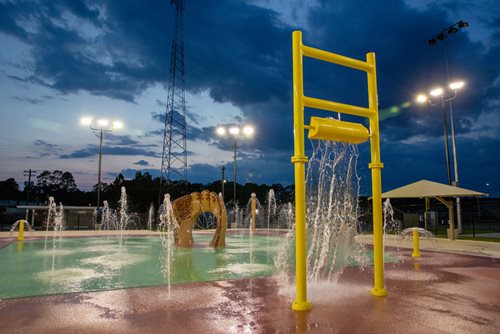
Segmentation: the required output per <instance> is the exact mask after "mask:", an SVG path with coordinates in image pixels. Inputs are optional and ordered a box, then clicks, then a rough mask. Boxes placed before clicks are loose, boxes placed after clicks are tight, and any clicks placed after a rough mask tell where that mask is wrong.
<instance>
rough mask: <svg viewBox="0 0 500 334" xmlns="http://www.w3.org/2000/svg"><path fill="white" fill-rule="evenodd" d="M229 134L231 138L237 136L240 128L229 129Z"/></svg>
mask: <svg viewBox="0 0 500 334" xmlns="http://www.w3.org/2000/svg"><path fill="white" fill-rule="evenodd" d="M229 133H230V134H232V135H233V136H237V135H239V134H240V128H239V127H237V126H233V127H230V128H229Z"/></svg>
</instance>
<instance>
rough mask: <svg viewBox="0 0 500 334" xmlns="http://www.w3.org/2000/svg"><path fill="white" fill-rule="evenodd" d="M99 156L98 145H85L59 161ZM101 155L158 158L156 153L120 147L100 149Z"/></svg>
mask: <svg viewBox="0 0 500 334" xmlns="http://www.w3.org/2000/svg"><path fill="white" fill-rule="evenodd" d="M97 154H99V146H98V145H87V147H86V148H83V149H79V150H76V151H74V152H72V153H69V154H62V155H60V156H59V157H60V158H61V159H71V158H88V157H92V156H96V155H97ZM102 154H105V155H141V156H147V157H158V156H159V155H158V153H157V152H154V151H150V150H145V149H142V148H136V147H122V146H104V147H103V148H102Z"/></svg>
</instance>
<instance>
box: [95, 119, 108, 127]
mask: <svg viewBox="0 0 500 334" xmlns="http://www.w3.org/2000/svg"><path fill="white" fill-rule="evenodd" d="M97 125H99V126H108V125H109V121H108V120H107V119H100V120H98V121H97Z"/></svg>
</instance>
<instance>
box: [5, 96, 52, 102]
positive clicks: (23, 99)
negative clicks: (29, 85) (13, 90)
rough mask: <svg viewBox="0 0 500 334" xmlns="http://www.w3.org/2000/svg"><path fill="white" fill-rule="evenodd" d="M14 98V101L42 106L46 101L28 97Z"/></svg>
mask: <svg viewBox="0 0 500 334" xmlns="http://www.w3.org/2000/svg"><path fill="white" fill-rule="evenodd" d="M12 98H13V99H14V100H17V101H21V102H27V103H30V104H40V103H43V102H44V101H45V100H44V99H37V98H32V97H26V96H13V97H12Z"/></svg>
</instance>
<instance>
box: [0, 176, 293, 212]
mask: <svg viewBox="0 0 500 334" xmlns="http://www.w3.org/2000/svg"><path fill="white" fill-rule="evenodd" d="M121 187H125V188H126V190H127V198H128V203H129V208H130V210H132V211H135V212H146V211H147V210H148V209H149V207H150V205H151V204H153V205H154V206H155V207H158V202H159V200H160V199H159V189H160V178H159V177H157V178H153V177H152V176H151V174H149V173H147V172H146V173H142V172H137V173H136V174H135V176H134V178H133V179H130V180H127V179H125V177H124V176H123V175H122V174H119V175H118V176H117V177H116V178H115V180H114V181H113V182H110V183H103V182H102V183H101V195H100V198H101V206H102V202H103V201H108V203H109V205H110V206H111V207H116V206H117V205H118V201H119V199H120V195H121ZM97 189H98V188H97V184H96V185H94V187H93V189H92V190H91V191H82V190H80V189H78V186H77V184H76V181H75V179H74V177H73V175H72V174H71V173H70V172H67V171H66V172H63V171H60V170H55V171H52V172H50V171H43V172H42V173H40V174H39V175H38V176H37V177H36V179H35V180H34V181H32V182H31V184H28V183H27V182H25V184H24V188H23V190H21V189H20V186H19V184H18V183H17V182H16V180H15V179H14V178H9V179H6V180H4V181H0V200H12V201H16V202H17V204H21V203H23V204H24V203H25V202H26V201H27V199H28V198H29V201H30V203H33V202H34V203H36V204H38V205H43V204H45V203H46V202H47V201H48V198H49V196H53V197H54V198H55V199H56V201H57V202H62V203H63V205H75V206H96V204H97ZM164 189H166V191H167V192H168V193H169V194H170V196H171V198H172V199H176V198H178V197H180V196H183V195H185V194H189V193H191V192H194V191H202V190H204V189H207V190H210V191H214V192H217V193H220V192H221V191H222V184H221V181H220V180H218V181H214V182H210V183H207V184H202V183H190V182H188V183H187V184H185V185H182V186H181V185H179V184H177V183H175V182H166V187H165V186H164ZM270 189H273V190H274V192H275V196H276V200H277V202H278V203H286V202H292V201H293V196H294V193H293V186H286V187H284V186H282V185H281V184H272V185H266V184H255V183H245V184H238V183H237V184H236V200H237V202H238V204H239V205H240V206H241V205H245V206H246V204H247V202H248V200H249V199H250V195H251V194H252V193H253V192H254V193H256V194H257V198H258V199H259V201H260V202H261V204H262V205H265V204H266V203H267V195H268V192H269V190H270ZM224 199H225V202H226V204H227V203H228V202H232V199H233V184H232V183H227V184H225V191H224Z"/></svg>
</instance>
